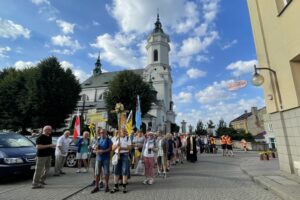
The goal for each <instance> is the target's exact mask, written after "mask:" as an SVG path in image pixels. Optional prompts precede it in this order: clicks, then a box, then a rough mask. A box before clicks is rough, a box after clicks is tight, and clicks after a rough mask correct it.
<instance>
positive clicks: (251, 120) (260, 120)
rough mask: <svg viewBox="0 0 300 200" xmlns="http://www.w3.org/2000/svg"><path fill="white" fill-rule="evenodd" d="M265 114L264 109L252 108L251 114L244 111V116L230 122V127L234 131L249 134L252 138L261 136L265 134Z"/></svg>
mask: <svg viewBox="0 0 300 200" xmlns="http://www.w3.org/2000/svg"><path fill="white" fill-rule="evenodd" d="M265 114H266V107H263V108H261V109H257V107H252V108H251V112H248V111H245V112H244V114H242V115H241V116H239V117H237V118H235V119H234V120H232V121H231V122H230V125H231V126H232V128H234V129H235V130H239V129H243V130H245V132H246V133H251V134H252V135H253V136H256V135H258V134H263V133H264V132H265V127H264V115H265Z"/></svg>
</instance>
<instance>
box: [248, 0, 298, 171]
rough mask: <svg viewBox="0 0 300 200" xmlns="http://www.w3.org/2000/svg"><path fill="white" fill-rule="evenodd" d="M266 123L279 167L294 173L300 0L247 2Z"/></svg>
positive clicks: (253, 0) (296, 151)
mask: <svg viewBox="0 0 300 200" xmlns="http://www.w3.org/2000/svg"><path fill="white" fill-rule="evenodd" d="M248 7H249V13H250V18H251V23H252V29H253V35H254V40H255V46H256V53H257V58H258V61H259V67H261V68H269V69H271V70H273V71H274V72H275V73H276V74H275V73H274V72H271V71H269V70H260V71H258V72H259V74H261V75H263V77H264V83H263V84H262V86H263V88H264V95H265V102H266V106H267V113H268V114H269V117H268V119H269V122H270V124H271V126H272V130H273V132H274V135H275V137H276V142H277V149H278V155H279V161H280V168H281V169H282V170H284V171H286V172H289V173H297V172H298V167H297V166H298V163H299V162H300V107H299V106H300V78H299V77H300V28H299V25H298V24H299V19H300V1H299V0H248Z"/></svg>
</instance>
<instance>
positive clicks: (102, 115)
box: [87, 112, 107, 124]
mask: <svg viewBox="0 0 300 200" xmlns="http://www.w3.org/2000/svg"><path fill="white" fill-rule="evenodd" d="M87 121H88V122H89V123H95V124H97V123H99V122H107V113H106V112H97V113H93V112H90V113H88V114H87Z"/></svg>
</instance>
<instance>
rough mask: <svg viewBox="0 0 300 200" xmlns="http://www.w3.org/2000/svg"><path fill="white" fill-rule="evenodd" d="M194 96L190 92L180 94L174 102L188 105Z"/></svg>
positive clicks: (175, 97)
mask: <svg viewBox="0 0 300 200" xmlns="http://www.w3.org/2000/svg"><path fill="white" fill-rule="evenodd" d="M192 98H193V94H192V93H190V92H180V93H179V94H178V95H175V96H174V100H175V101H178V102H180V103H188V102H190V101H191V100H192Z"/></svg>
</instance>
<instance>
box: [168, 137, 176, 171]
mask: <svg viewBox="0 0 300 200" xmlns="http://www.w3.org/2000/svg"><path fill="white" fill-rule="evenodd" d="M166 138H167V141H168V151H167V171H169V170H170V167H171V164H172V160H173V158H174V148H175V142H174V141H173V135H172V134H171V133H168V134H167V135H166Z"/></svg>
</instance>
